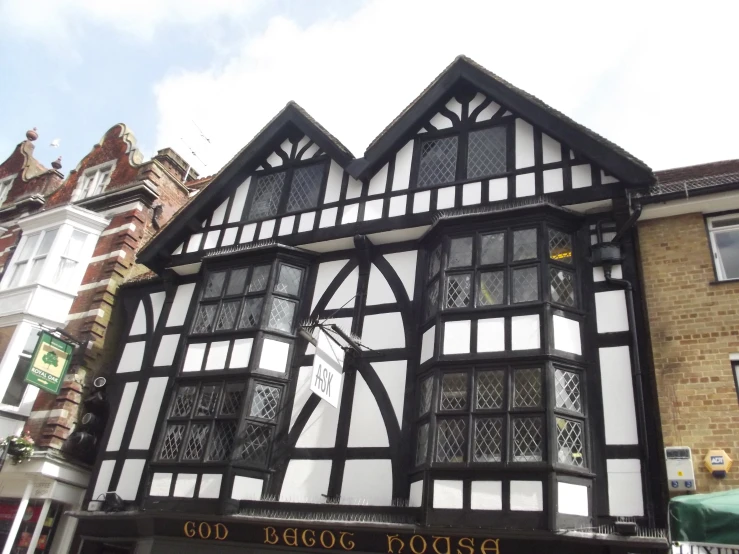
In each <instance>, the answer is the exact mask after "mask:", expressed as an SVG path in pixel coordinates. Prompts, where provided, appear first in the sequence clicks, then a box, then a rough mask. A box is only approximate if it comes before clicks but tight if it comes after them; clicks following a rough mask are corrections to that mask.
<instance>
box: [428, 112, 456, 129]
mask: <svg viewBox="0 0 739 554" xmlns="http://www.w3.org/2000/svg"><path fill="white" fill-rule="evenodd" d="M429 123H430V124H431V125H433V126H434V127H436V128H437V129H448V128H449V127H451V126H452V124H453V123H452V120H451V119H449V118H448V117H447V116H445V115H444V114H443V113H437V114H436V115H435V116H434V117H432V118H431V119H430V120H429Z"/></svg>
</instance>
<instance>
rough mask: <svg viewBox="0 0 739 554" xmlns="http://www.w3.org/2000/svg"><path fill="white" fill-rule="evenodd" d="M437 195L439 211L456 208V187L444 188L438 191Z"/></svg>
mask: <svg viewBox="0 0 739 554" xmlns="http://www.w3.org/2000/svg"><path fill="white" fill-rule="evenodd" d="M436 195H437V196H436V209H437V210H445V209H447V208H453V207H454V199H455V195H456V192H455V187H444V188H443V189H438V191H437V193H436Z"/></svg>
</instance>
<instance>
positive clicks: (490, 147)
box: [467, 127, 506, 179]
mask: <svg viewBox="0 0 739 554" xmlns="http://www.w3.org/2000/svg"><path fill="white" fill-rule="evenodd" d="M505 171H506V128H505V127H491V128H488V129H480V130H479V131H472V132H470V135H469V144H468V146H467V178H469V179H474V178H475V177H489V176H491V175H499V174H501V173H505Z"/></svg>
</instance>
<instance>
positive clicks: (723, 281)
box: [708, 277, 739, 286]
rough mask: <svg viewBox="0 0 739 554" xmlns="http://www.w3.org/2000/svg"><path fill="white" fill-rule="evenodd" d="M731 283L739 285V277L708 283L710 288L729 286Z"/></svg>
mask: <svg viewBox="0 0 739 554" xmlns="http://www.w3.org/2000/svg"><path fill="white" fill-rule="evenodd" d="M731 283H739V277H737V278H735V279H723V280H720V281H709V282H708V284H709V285H710V286H715V285H729V284H731Z"/></svg>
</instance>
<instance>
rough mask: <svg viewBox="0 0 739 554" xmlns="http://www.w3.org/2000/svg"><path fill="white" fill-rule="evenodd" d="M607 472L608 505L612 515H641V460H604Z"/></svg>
mask: <svg viewBox="0 0 739 554" xmlns="http://www.w3.org/2000/svg"><path fill="white" fill-rule="evenodd" d="M606 471H607V472H608V506H609V513H610V515H612V516H621V517H628V516H643V515H644V498H643V496H642V482H641V462H640V461H639V460H635V459H632V460H606Z"/></svg>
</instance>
